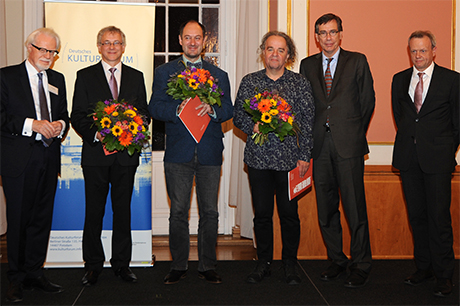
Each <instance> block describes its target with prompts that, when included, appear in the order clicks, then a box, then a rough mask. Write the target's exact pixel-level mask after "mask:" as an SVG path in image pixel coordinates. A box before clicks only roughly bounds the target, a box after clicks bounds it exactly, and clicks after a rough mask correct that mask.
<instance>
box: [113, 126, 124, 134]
mask: <svg viewBox="0 0 460 306" xmlns="http://www.w3.org/2000/svg"><path fill="white" fill-rule="evenodd" d="M121 133H123V130H122V129H121V127H119V126H118V125H115V126H114V127H113V128H112V134H113V135H114V136H120V135H121Z"/></svg>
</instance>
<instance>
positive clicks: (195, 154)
mask: <svg viewBox="0 0 460 306" xmlns="http://www.w3.org/2000/svg"><path fill="white" fill-rule="evenodd" d="M204 41H205V28H204V26H203V25H202V24H200V23H198V22H197V21H194V20H192V21H189V22H186V23H184V24H182V25H181V27H180V35H179V43H180V44H181V45H182V49H183V51H184V53H183V56H182V57H180V58H178V59H177V60H174V61H172V62H169V63H166V64H164V65H162V66H160V67H158V68H157V69H156V70H155V79H154V81H153V92H152V98H151V99H150V104H149V110H150V114H151V115H152V117H153V118H155V119H157V120H162V121H165V122H166V152H165V156H164V168H165V177H166V186H167V190H168V195H169V198H170V199H171V211H170V218H169V249H170V251H171V255H172V259H173V261H172V264H171V269H170V272H169V273H168V274H167V275H166V277H165V279H164V283H165V284H175V283H177V282H178V281H179V280H180V279H181V278H184V277H185V275H186V272H187V269H188V256H189V248H190V239H189V224H188V214H189V210H190V194H191V190H192V186H193V178H194V177H195V183H196V194H197V200H198V210H199V214H200V222H199V227H198V257H199V265H198V272H199V276H200V278H204V279H206V280H207V281H208V282H211V283H217V284H218V283H221V282H222V279H221V277H220V276H219V275H218V274H217V272H216V271H215V269H216V265H217V260H216V242H217V229H218V215H219V214H218V211H217V196H218V191H219V181H220V172H221V166H222V151H223V149H224V146H223V142H222V138H223V137H224V134H223V133H222V127H221V123H222V122H224V121H227V120H228V119H230V118H231V117H232V116H233V105H232V101H231V98H230V83H229V80H228V76H227V73H226V72H224V71H223V70H221V69H219V68H217V67H215V66H214V65H212V64H210V63H208V62H206V61H204V60H203V59H202V58H201V52H202V50H203V46H204ZM189 63H190V64H196V65H197V66H198V67H199V68H201V67H202V68H203V69H206V70H208V71H209V72H210V73H211V75H212V76H213V77H214V78H215V79H217V80H218V85H219V87H220V88H221V89H222V90H223V92H224V95H223V96H222V99H221V101H222V107H218V106H215V107H214V106H213V107H211V106H210V105H209V104H206V103H202V104H201V105H200V106H198V108H199V109H200V111H199V116H210V117H211V121H210V123H209V125H208V127H207V129H206V131H205V133H204V134H203V137H202V138H201V141H200V142H199V143H196V142H195V140H194V139H193V138H192V136H191V135H190V133H189V132H188V130H187V129H186V127H185V126H184V124H183V123H182V122H181V121H180V119H179V117H178V111H179V109H180V108H182V107H183V105H184V103H183V101H179V100H174V99H173V98H172V96H170V95H168V94H167V93H166V90H167V83H168V80H169V79H170V77H171V76H172V75H174V74H176V73H178V72H181V71H183V70H185V68H186V65H187V64H189Z"/></svg>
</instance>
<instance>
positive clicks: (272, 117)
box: [243, 91, 300, 145]
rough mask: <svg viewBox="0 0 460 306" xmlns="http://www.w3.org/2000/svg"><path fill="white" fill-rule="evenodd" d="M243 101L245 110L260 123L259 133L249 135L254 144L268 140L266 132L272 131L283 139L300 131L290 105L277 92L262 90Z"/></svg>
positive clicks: (261, 143)
mask: <svg viewBox="0 0 460 306" xmlns="http://www.w3.org/2000/svg"><path fill="white" fill-rule="evenodd" d="M244 102H245V103H244V104H243V107H244V109H245V111H247V112H248V113H249V114H250V115H251V116H252V120H253V121H254V122H255V123H257V122H259V123H260V124H259V131H260V133H254V134H253V135H252V137H251V138H252V139H254V142H255V143H256V144H259V145H263V144H264V143H265V142H266V141H267V140H268V133H272V132H273V133H275V135H276V136H277V137H278V138H279V139H280V141H284V137H286V136H287V135H296V136H297V133H298V132H299V131H300V129H299V127H298V125H297V124H296V123H295V122H294V119H295V114H294V113H293V112H292V110H291V106H290V105H289V104H288V103H287V102H286V100H284V99H283V98H282V97H280V96H279V95H278V94H277V93H274V92H268V91H264V92H263V93H258V94H256V95H255V96H254V97H252V98H251V99H246V100H244Z"/></svg>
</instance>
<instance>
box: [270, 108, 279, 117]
mask: <svg viewBox="0 0 460 306" xmlns="http://www.w3.org/2000/svg"><path fill="white" fill-rule="evenodd" d="M269 113H270V115H272V116H276V115H278V110H276V109H271V110H270V112H269Z"/></svg>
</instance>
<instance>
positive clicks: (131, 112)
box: [124, 109, 136, 118]
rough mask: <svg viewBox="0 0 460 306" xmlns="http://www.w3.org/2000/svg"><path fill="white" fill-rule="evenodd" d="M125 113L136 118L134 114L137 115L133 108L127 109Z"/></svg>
mask: <svg viewBox="0 0 460 306" xmlns="http://www.w3.org/2000/svg"><path fill="white" fill-rule="evenodd" d="M124 114H125V115H126V116H128V117H130V118H134V116H136V112H135V111H133V110H132V109H127V110H126V111H125V112H124Z"/></svg>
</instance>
